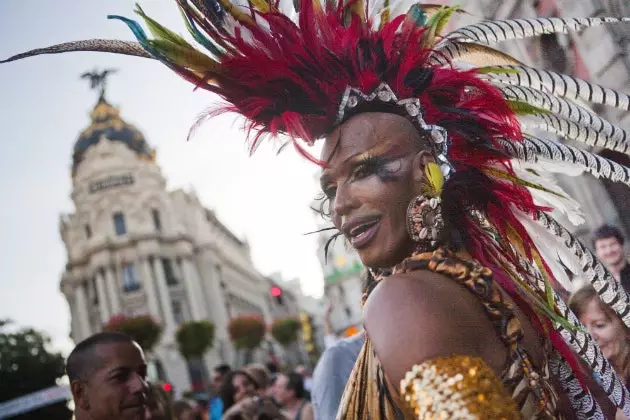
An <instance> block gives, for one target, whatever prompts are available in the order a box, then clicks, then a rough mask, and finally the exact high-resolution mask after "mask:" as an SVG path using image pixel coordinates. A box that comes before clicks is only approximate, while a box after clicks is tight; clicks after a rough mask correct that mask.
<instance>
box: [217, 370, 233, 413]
mask: <svg viewBox="0 0 630 420" xmlns="http://www.w3.org/2000/svg"><path fill="white" fill-rule="evenodd" d="M234 375H235V372H234V371H233V370H231V371H229V372H228V373H227V376H226V377H225V379H224V380H223V384H222V385H221V388H219V392H218V394H219V397H220V398H221V401H223V411H224V412H225V411H227V410H228V409H229V408H230V407H232V406H233V405H234V393H235V390H234V385H233V384H232V379H233V378H234Z"/></svg>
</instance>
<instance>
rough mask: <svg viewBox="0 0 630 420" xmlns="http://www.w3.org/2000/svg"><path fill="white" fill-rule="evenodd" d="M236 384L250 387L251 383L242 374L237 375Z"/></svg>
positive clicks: (235, 376)
mask: <svg viewBox="0 0 630 420" xmlns="http://www.w3.org/2000/svg"><path fill="white" fill-rule="evenodd" d="M234 382H235V383H237V384H240V385H248V384H249V383H251V381H250V380H249V378H248V377H247V376H245V375H243V374H242V373H237V374H236V375H234Z"/></svg>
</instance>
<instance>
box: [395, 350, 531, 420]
mask: <svg viewBox="0 0 630 420" xmlns="http://www.w3.org/2000/svg"><path fill="white" fill-rule="evenodd" d="M400 391H401V394H402V395H403V397H404V400H405V402H406V404H408V405H409V406H410V408H411V409H412V410H413V412H414V415H415V418H417V419H506V420H510V419H520V418H521V415H520V413H519V410H518V409H517V407H516V404H515V403H514V401H512V399H511V398H510V395H509V394H508V393H507V392H506V390H505V389H504V388H503V384H502V383H501V380H500V379H499V378H498V377H497V376H496V375H495V374H494V372H493V371H492V369H490V368H489V367H488V365H487V364H486V363H485V362H484V360H483V359H482V358H480V357H474V356H462V355H453V356H446V357H439V358H435V359H431V360H427V361H425V362H423V363H421V364H419V365H415V366H414V367H413V368H412V369H411V370H410V371H409V372H407V374H406V375H405V378H404V379H403V380H402V381H401V384H400Z"/></svg>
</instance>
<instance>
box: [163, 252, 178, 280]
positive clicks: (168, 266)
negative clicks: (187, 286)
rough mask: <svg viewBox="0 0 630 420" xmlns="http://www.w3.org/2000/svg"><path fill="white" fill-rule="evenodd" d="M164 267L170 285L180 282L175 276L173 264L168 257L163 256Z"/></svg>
mask: <svg viewBox="0 0 630 420" xmlns="http://www.w3.org/2000/svg"><path fill="white" fill-rule="evenodd" d="M162 268H163V269H164V277H166V284H168V285H169V286H175V285H177V284H179V281H177V277H175V271H174V270H173V264H172V262H171V260H169V259H168V258H162Z"/></svg>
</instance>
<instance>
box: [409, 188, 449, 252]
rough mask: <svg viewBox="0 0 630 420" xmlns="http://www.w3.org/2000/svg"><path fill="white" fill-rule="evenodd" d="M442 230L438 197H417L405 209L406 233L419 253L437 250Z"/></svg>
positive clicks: (440, 202)
mask: <svg viewBox="0 0 630 420" xmlns="http://www.w3.org/2000/svg"><path fill="white" fill-rule="evenodd" d="M443 228H444V220H443V219H442V200H441V199H440V198H439V197H427V196H425V195H419V196H417V197H415V198H414V199H413V200H411V202H410V203H409V207H407V232H408V233H409V236H410V237H411V239H412V240H413V241H414V242H415V243H416V245H417V248H418V250H419V251H423V252H424V251H432V250H434V249H435V248H437V244H438V240H439V238H440V235H441V233H442V230H443Z"/></svg>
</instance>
